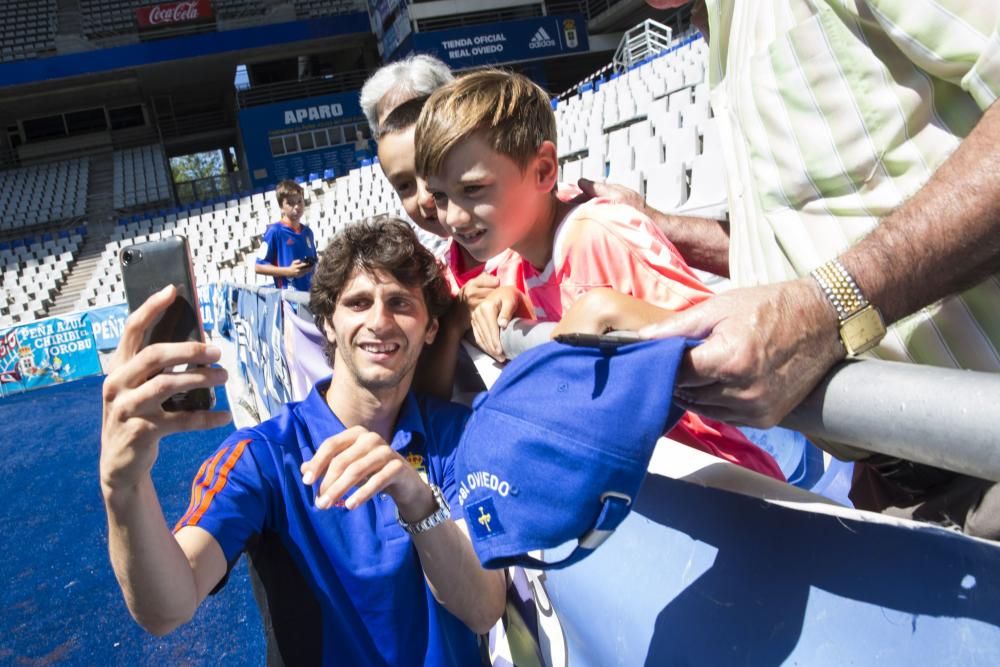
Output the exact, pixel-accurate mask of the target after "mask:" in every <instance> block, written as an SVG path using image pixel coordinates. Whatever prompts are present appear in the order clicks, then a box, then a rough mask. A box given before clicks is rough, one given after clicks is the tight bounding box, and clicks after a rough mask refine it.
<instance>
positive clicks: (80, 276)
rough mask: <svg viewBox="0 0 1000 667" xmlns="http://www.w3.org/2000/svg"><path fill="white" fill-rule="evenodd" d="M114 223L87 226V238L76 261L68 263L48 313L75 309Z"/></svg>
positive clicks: (60, 312) (61, 312) (54, 313)
mask: <svg viewBox="0 0 1000 667" xmlns="http://www.w3.org/2000/svg"><path fill="white" fill-rule="evenodd" d="M113 229H114V225H108V224H104V225H99V224H93V223H92V224H90V225H89V226H88V227H87V231H88V234H87V239H86V241H84V243H83V247H82V248H80V252H79V253H78V254H77V256H76V261H75V262H73V263H72V264H70V267H69V273H67V274H66V283H65V284H64V285H63V286H62V289H61V290H59V293H58V294H57V295H56V298H55V301H53V302H52V306H51V307H50V308H49V312H48V314H49V315H64V314H66V313H71V312H73V311H74V310H76V303H77V300H78V299H79V298H80V294H81V293H82V292H83V290H84V288H85V287H86V285H87V281H88V280H89V279H90V276H91V275H92V274H93V273H94V271H95V270H96V269H97V266H98V265H99V264H100V262H101V253H102V252H104V248H105V247H106V246H107V244H108V241H109V240H110V239H111V231H112V230H113Z"/></svg>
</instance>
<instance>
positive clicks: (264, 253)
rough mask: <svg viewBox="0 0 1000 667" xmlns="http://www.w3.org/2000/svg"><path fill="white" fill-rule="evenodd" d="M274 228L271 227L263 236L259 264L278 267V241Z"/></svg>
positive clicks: (258, 252)
mask: <svg viewBox="0 0 1000 667" xmlns="http://www.w3.org/2000/svg"><path fill="white" fill-rule="evenodd" d="M276 236H277V232H276V231H275V229H274V226H269V227H268V228H267V229H265V230H264V234H263V235H262V236H261V244H260V249H259V250H258V251H257V263H258V264H271V265H272V266H277V265H278V239H276V238H275V237H276Z"/></svg>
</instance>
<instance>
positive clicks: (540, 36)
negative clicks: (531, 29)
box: [528, 28, 556, 49]
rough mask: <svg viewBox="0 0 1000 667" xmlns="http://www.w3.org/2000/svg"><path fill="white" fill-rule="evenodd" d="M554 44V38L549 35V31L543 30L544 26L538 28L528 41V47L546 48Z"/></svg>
mask: <svg viewBox="0 0 1000 667" xmlns="http://www.w3.org/2000/svg"><path fill="white" fill-rule="evenodd" d="M555 45H556V40H554V39H552V38H551V37H550V36H549V33H547V32H545V28H539V29H538V30H537V31H536V32H535V35H534V36H533V37H532V38H531V41H530V42H528V48H529V49H547V48H550V47H553V46H555Z"/></svg>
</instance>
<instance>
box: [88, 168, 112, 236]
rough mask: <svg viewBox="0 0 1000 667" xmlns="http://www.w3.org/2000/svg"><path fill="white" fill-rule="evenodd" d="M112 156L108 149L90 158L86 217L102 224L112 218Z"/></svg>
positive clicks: (96, 223) (92, 222) (92, 221)
mask: <svg viewBox="0 0 1000 667" xmlns="http://www.w3.org/2000/svg"><path fill="white" fill-rule="evenodd" d="M114 180H115V170H114V158H113V153H112V152H111V151H110V150H106V151H102V152H100V153H98V154H96V155H94V156H92V157H91V158H90V180H89V181H88V187H87V219H89V220H90V221H91V224H95V225H103V224H104V223H110V222H112V221H113V220H114V212H115V211H114Z"/></svg>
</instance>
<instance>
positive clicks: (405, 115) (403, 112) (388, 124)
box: [378, 95, 430, 137]
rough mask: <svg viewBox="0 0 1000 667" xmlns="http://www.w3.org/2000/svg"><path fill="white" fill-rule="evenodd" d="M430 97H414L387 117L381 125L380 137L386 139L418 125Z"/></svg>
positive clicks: (379, 129)
mask: <svg viewBox="0 0 1000 667" xmlns="http://www.w3.org/2000/svg"><path fill="white" fill-rule="evenodd" d="M429 97H430V95H424V96H422V97H414V98H413V99H412V100H406V101H405V102H403V103H402V104H400V105H399V106H398V107H396V108H395V109H393V110H392V111H391V112H390V113H389V115H388V116H386V117H385V120H384V121H382V124H381V125H379V128H378V136H380V137H384V136H385V135H387V134H392V133H393V132H402V131H403V130H408V129H410V128H411V127H413V126H414V125H416V124H417V120H418V119H419V118H420V112H421V111H422V110H423V108H424V105H425V104H427V98H429Z"/></svg>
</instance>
